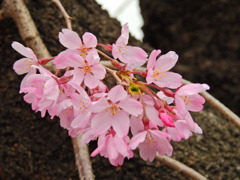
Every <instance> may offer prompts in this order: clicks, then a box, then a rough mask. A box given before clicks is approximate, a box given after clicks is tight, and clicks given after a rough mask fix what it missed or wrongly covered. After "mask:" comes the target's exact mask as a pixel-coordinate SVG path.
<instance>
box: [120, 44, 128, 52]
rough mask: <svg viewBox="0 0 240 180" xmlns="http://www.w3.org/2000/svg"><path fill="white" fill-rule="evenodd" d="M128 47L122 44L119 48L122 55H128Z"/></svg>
mask: <svg viewBox="0 0 240 180" xmlns="http://www.w3.org/2000/svg"><path fill="white" fill-rule="evenodd" d="M127 49H128V48H127V47H126V46H125V44H123V43H122V45H120V46H118V50H119V51H120V52H121V53H122V54H126V53H127Z"/></svg>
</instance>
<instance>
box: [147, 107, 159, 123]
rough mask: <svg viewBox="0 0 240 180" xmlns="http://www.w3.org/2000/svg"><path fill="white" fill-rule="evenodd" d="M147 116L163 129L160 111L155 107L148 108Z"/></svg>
mask: <svg viewBox="0 0 240 180" xmlns="http://www.w3.org/2000/svg"><path fill="white" fill-rule="evenodd" d="M145 108H146V115H147V117H148V119H149V120H150V121H152V122H153V123H154V124H156V125H158V126H160V127H162V126H163V123H162V122H161V120H160V118H159V113H158V111H157V110H156V109H155V108H154V107H153V106H146V107H145Z"/></svg>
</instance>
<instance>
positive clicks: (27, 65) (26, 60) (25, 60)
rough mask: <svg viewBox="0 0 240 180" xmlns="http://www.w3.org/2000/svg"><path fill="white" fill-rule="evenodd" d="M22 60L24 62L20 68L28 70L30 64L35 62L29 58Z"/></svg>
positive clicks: (30, 68)
mask: <svg viewBox="0 0 240 180" xmlns="http://www.w3.org/2000/svg"><path fill="white" fill-rule="evenodd" d="M23 62H24V64H25V66H23V67H22V69H25V70H27V71H30V70H32V69H33V68H32V67H31V66H32V65H34V64H35V62H34V61H32V60H29V59H24V61H23Z"/></svg>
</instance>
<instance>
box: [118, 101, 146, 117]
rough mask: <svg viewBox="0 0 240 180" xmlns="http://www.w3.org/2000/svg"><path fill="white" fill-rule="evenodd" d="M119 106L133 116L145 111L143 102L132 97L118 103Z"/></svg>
mask: <svg viewBox="0 0 240 180" xmlns="http://www.w3.org/2000/svg"><path fill="white" fill-rule="evenodd" d="M118 106H119V107H120V108H122V109H123V110H124V111H126V112H127V113H129V114H131V115H133V116H138V115H140V114H142V112H143V106H142V103H140V102H139V101H137V100H135V99H132V98H125V99H124V100H122V101H120V102H119V103H118Z"/></svg>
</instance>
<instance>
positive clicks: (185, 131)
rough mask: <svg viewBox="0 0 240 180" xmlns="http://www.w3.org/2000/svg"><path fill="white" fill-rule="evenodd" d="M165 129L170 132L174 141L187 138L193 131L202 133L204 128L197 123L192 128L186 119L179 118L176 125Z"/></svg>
mask: <svg viewBox="0 0 240 180" xmlns="http://www.w3.org/2000/svg"><path fill="white" fill-rule="evenodd" d="M163 131H164V132H166V133H168V134H169V135H170V136H171V139H172V140H173V141H180V140H182V139H185V140H187V139H188V138H189V137H190V136H192V133H193V132H194V133H198V134H202V129H201V128H200V127H199V126H198V125H197V124H196V123H194V128H193V129H190V128H189V126H188V124H187V122H186V121H185V120H177V121H176V122H175V123H174V127H166V128H165V129H164V130H163Z"/></svg>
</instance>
